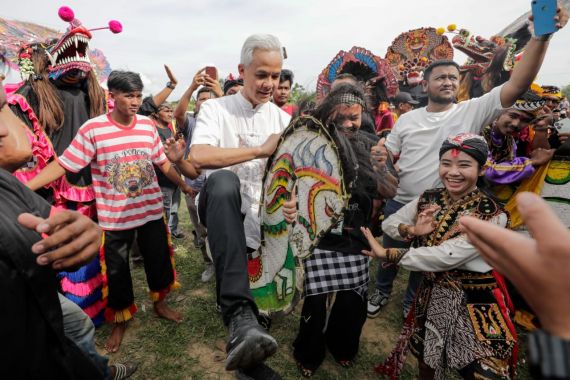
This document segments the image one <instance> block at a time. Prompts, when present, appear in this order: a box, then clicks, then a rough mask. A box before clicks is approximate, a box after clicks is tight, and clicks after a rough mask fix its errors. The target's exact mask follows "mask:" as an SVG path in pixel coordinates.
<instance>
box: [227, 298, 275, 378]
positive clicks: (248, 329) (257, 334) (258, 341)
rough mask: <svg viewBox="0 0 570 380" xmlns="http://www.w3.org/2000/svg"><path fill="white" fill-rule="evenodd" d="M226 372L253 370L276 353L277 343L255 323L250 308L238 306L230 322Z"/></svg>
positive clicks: (255, 320) (255, 319)
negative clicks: (240, 369)
mask: <svg viewBox="0 0 570 380" xmlns="http://www.w3.org/2000/svg"><path fill="white" fill-rule="evenodd" d="M226 352H227V353H228V358H227V359H226V370H227V371H233V370H235V369H238V368H242V369H244V368H253V367H255V366H256V365H257V364H260V363H261V362H263V361H264V360H265V359H267V358H268V357H270V356H271V355H273V354H274V353H275V352H277V341H276V340H275V338H273V337H272V336H271V335H269V334H268V333H267V331H265V330H264V329H263V327H261V326H260V325H259V323H258V322H257V318H256V316H255V314H254V313H253V311H252V310H251V308H250V307H248V306H240V307H239V308H238V309H237V310H236V311H235V312H234V314H233V316H232V319H231V320H230V339H229V341H228V344H227V345H226Z"/></svg>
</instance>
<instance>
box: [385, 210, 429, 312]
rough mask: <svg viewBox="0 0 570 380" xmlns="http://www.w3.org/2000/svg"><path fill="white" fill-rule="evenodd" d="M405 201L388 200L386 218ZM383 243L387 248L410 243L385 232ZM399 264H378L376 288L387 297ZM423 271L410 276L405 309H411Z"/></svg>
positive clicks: (390, 292) (390, 291)
mask: <svg viewBox="0 0 570 380" xmlns="http://www.w3.org/2000/svg"><path fill="white" fill-rule="evenodd" d="M404 206H405V204H404V203H400V202H398V201H395V200H393V199H390V200H388V201H387V202H386V206H385V207H384V219H387V218H388V217H389V216H390V215H392V214H395V213H396V212H397V211H398V210H399V209H401V208H402V207H404ZM382 239H383V240H382V243H383V245H384V247H385V248H409V247H410V243H408V242H403V241H398V240H394V239H392V238H391V237H389V236H388V235H386V234H384V235H383V236H382ZM399 268H400V267H399V266H398V265H383V264H382V263H381V264H380V265H379V266H378V272H377V273H376V289H378V291H379V292H380V294H382V295H383V296H385V297H389V296H390V294H392V286H393V284H394V280H395V279H396V276H397V275H398V269H399ZM422 278H423V273H422V272H410V277H409V279H408V287H407V289H406V294H405V296H404V302H403V304H404V310H409V309H410V307H411V306H412V302H413V301H414V297H415V296H416V290H417V289H418V286H420V283H421V282H422Z"/></svg>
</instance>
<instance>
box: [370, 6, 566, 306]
mask: <svg viewBox="0 0 570 380" xmlns="http://www.w3.org/2000/svg"><path fill="white" fill-rule="evenodd" d="M567 21H568V13H567V11H566V10H565V9H564V8H559V9H558V12H557V15H556V16H555V22H556V25H557V28H562V27H563V26H565V25H566V23H567ZM550 37H551V35H548V36H538V37H533V38H532V39H531V40H530V42H529V43H528V44H527V45H526V47H525V54H524V55H523V58H522V59H521V60H520V61H519V62H518V63H517V65H516V66H515V68H514V70H513V72H512V74H511V77H510V78H509V80H508V81H507V82H506V83H504V84H503V85H501V86H499V87H496V88H494V89H493V90H491V91H490V92H489V93H487V94H485V95H483V96H482V97H480V98H474V99H470V100H468V101H464V102H460V103H456V97H457V93H458V90H459V65H458V64H457V63H456V62H453V61H448V60H441V61H435V62H434V63H432V64H431V65H430V66H428V67H427V68H426V69H425V70H424V79H423V81H422V86H423V89H424V91H425V92H427V95H428V104H427V107H424V108H419V109H416V110H413V111H410V112H408V113H406V114H405V115H402V116H401V117H400V118H399V119H398V121H397V122H396V125H395V126H394V128H393V129H392V132H391V133H390V135H389V136H388V138H387V140H386V148H387V149H388V150H389V151H390V152H391V153H392V154H393V155H394V157H396V158H399V161H398V166H399V168H400V172H399V175H400V184H399V186H398V192H397V194H396V197H395V198H394V199H392V200H389V201H388V202H387V203H386V207H385V210H384V213H385V217H386V218H388V217H389V216H390V215H391V214H393V213H395V212H396V211H398V210H399V209H400V208H401V207H403V206H404V205H405V204H407V203H408V202H410V201H411V200H412V199H414V198H415V197H417V196H418V195H419V194H420V193H421V192H422V191H424V190H426V189H430V188H435V187H438V186H440V185H441V183H440V181H439V178H438V161H439V157H438V154H437V150H436V149H433V147H434V146H440V145H441V143H442V142H443V141H444V140H445V139H446V138H447V137H448V136H450V135H457V134H459V133H464V132H468V133H475V134H479V133H480V132H481V129H482V128H483V127H484V126H486V125H488V124H489V123H491V122H492V121H493V120H494V119H496V118H497V117H498V116H499V114H500V113H501V112H502V111H503V110H504V109H505V108H509V107H511V106H512V105H513V104H514V103H515V101H516V100H517V99H518V98H519V96H521V95H522V94H523V93H524V92H525V91H526V90H527V89H528V88H529V86H530V85H531V83H532V80H533V79H534V78H535V77H536V75H537V74H538V71H539V69H540V66H541V64H542V61H543V59H544V55H545V53H546V50H547V48H548V40H549V39H550ZM383 245H384V247H388V248H405V247H402V242H397V241H394V240H392V239H390V238H389V237H388V236H386V235H384V244H383ZM396 274H397V267H396V266H380V267H379V269H378V275H377V278H376V291H375V292H374V294H372V295H371V297H370V299H369V302H368V315H369V316H370V317H375V316H377V315H378V314H379V313H380V309H381V307H382V306H384V305H385V304H386V303H388V299H389V296H390V293H391V291H392V283H393V281H394V279H395V277H396ZM420 280H421V273H419V272H412V273H411V277H410V283H409V284H408V289H407V291H406V296H405V298H404V305H403V306H404V314H407V311H408V310H409V308H410V307H411V304H412V300H413V298H414V295H415V289H416V288H417V286H418V285H419V283H420Z"/></svg>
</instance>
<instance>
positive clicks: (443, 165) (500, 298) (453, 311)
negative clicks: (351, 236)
mask: <svg viewBox="0 0 570 380" xmlns="http://www.w3.org/2000/svg"><path fill="white" fill-rule="evenodd" d="M487 154H488V147H487V144H486V142H485V140H484V139H483V138H482V137H480V136H476V135H472V134H460V135H458V136H455V137H450V138H448V139H447V140H446V141H445V142H444V143H443V145H442V146H441V149H440V152H439V157H440V162H439V176H440V179H441V182H442V183H443V185H444V186H445V187H444V188H437V189H431V190H427V191H425V192H424V193H423V194H422V195H420V196H419V198H418V199H416V200H415V201H412V202H410V203H409V204H408V205H406V206H405V207H403V208H402V209H401V210H400V211H398V212H397V213H396V214H394V215H392V216H391V217H389V218H388V219H386V220H385V221H384V223H383V224H382V227H383V231H384V233H387V234H388V235H389V236H391V237H392V238H394V239H399V240H409V241H412V248H409V249H393V248H390V249H384V248H383V247H382V246H381V245H380V244H379V243H378V242H377V241H376V240H374V238H373V236H372V234H371V233H370V231H369V230H368V229H366V228H362V231H363V233H364V235H365V236H366V237H367V239H368V242H369V244H370V247H371V249H370V250H364V251H363V253H364V254H366V255H369V256H374V257H378V258H381V259H384V260H386V261H388V262H390V263H395V264H398V265H400V266H403V267H404V268H406V269H409V270H416V271H423V272H424V280H423V282H422V284H421V286H420V289H419V290H418V293H417V295H416V300H415V304H414V307H413V308H412V310H411V311H410V313H409V314H408V316H407V318H406V321H405V323H404V328H403V330H402V334H401V336H400V339H399V341H398V344H397V346H396V348H395V349H394V351H393V352H392V354H391V355H390V356H389V357H388V359H387V360H386V362H385V363H383V364H382V365H380V366H378V367H377V368H376V371H377V372H379V373H383V374H386V375H390V376H391V378H393V379H394V378H397V377H398V376H399V372H400V371H401V369H402V366H403V364H404V360H405V355H406V353H407V350H408V349H409V350H411V351H412V353H413V354H414V355H415V356H416V357H417V359H418V361H419V378H420V379H443V378H445V371H446V369H455V370H457V371H459V374H460V375H461V376H462V377H463V378H468V379H473V378H477V379H509V378H512V377H513V375H514V363H516V344H517V338H516V334H515V331H514V327H513V324H512V322H511V319H510V317H509V311H508V307H507V305H510V301H509V298H508V294H507V292H506V289H505V286H504V282H503V280H502V278H501V276H500V275H498V274H497V273H496V272H495V271H494V270H493V268H492V267H490V266H489V265H488V264H486V263H485V262H484V261H483V259H482V258H481V257H480V255H479V252H478V251H477V250H476V249H475V247H473V245H471V243H469V242H468V241H467V239H466V238H465V235H464V234H463V232H462V231H461V228H460V227H459V220H460V218H461V217H462V216H464V215H470V216H475V217H477V218H479V219H482V220H488V221H490V222H493V223H496V224H498V225H500V226H507V224H508V219H509V218H508V215H507V213H506V212H505V211H503V210H502V209H501V207H500V206H499V204H498V203H496V202H495V201H494V200H493V199H492V198H490V197H489V196H487V195H486V194H485V193H484V192H483V191H482V190H481V189H479V188H478V187H477V182H478V179H479V177H481V176H483V175H484V173H485V169H484V165H485V162H486V160H487Z"/></svg>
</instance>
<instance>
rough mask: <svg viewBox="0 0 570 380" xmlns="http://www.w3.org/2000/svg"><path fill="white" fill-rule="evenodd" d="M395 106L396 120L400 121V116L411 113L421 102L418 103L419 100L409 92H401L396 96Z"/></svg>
mask: <svg viewBox="0 0 570 380" xmlns="http://www.w3.org/2000/svg"><path fill="white" fill-rule="evenodd" d="M393 103H394V106H395V107H396V109H395V112H396V115H397V117H396V119H395V120H398V118H399V117H400V116H402V115H403V114H405V113H407V112H410V111H411V110H413V109H414V106H417V105H418V104H420V102H418V101H417V100H415V99H414V98H413V97H412V95H410V93H409V92H405V91H400V92H398V95H396V96H395V97H394V101H393Z"/></svg>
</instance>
